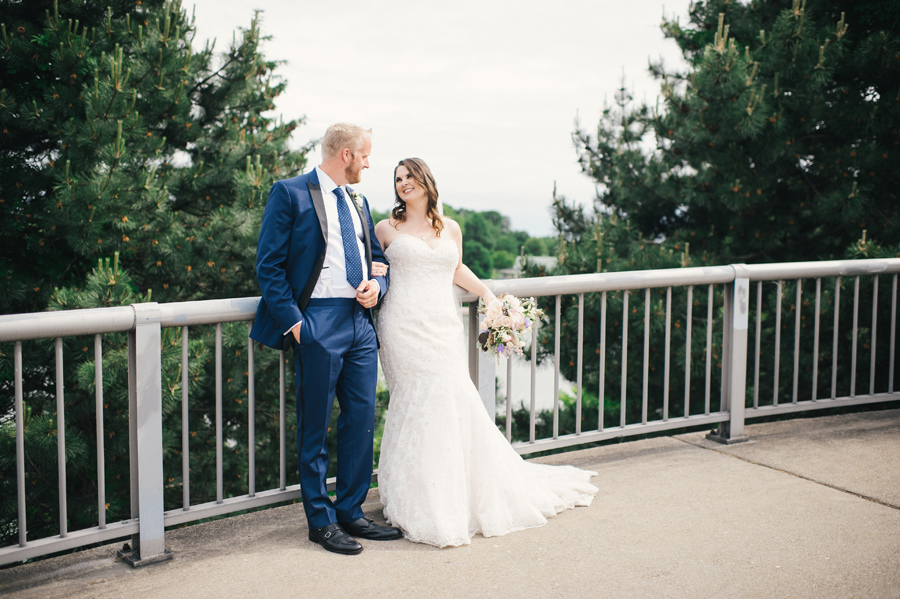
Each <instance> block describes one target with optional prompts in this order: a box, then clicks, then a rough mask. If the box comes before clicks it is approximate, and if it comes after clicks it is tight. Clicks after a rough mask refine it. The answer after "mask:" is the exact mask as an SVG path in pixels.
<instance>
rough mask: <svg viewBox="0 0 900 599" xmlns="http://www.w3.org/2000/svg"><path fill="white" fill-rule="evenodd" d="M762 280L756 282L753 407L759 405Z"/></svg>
mask: <svg viewBox="0 0 900 599" xmlns="http://www.w3.org/2000/svg"><path fill="white" fill-rule="evenodd" d="M762 288H763V284H762V281H759V282H758V283H756V341H755V343H756V351H755V352H754V356H753V407H754V408H758V407H759V362H760V360H759V358H760V344H761V342H762Z"/></svg>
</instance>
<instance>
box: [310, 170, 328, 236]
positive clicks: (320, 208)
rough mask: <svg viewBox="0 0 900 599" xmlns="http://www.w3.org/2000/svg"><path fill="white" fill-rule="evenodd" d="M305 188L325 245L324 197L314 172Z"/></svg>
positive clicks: (326, 228) (326, 221)
mask: <svg viewBox="0 0 900 599" xmlns="http://www.w3.org/2000/svg"><path fill="white" fill-rule="evenodd" d="M306 186H307V187H308V188H309V195H310V197H311V198H312V203H313V207H314V208H315V209H316V216H317V217H318V218H319V227H321V229H322V238H323V239H324V240H325V243H326V244H327V243H328V217H327V216H326V215H325V196H323V195H322V188H321V187H319V178H318V177H317V176H316V171H313V172H312V173H310V176H309V180H308V181H307V182H306Z"/></svg>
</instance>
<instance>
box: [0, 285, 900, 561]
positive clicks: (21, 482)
mask: <svg viewBox="0 0 900 599" xmlns="http://www.w3.org/2000/svg"><path fill="white" fill-rule="evenodd" d="M894 290H895V291H896V286H895V288H894ZM13 370H14V377H15V386H16V489H17V494H18V506H19V509H18V516H19V522H18V524H19V547H25V546H26V545H27V544H28V526H27V521H26V511H25V402H24V393H23V389H22V342H21V341H16V343H15V345H14V346H13Z"/></svg>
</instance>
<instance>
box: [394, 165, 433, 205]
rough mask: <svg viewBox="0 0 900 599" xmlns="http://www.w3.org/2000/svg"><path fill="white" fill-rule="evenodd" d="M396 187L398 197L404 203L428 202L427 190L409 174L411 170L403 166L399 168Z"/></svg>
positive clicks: (395, 178) (395, 182)
mask: <svg viewBox="0 0 900 599" xmlns="http://www.w3.org/2000/svg"><path fill="white" fill-rule="evenodd" d="M394 186H395V187H396V188H397V195H398V196H399V197H400V199H401V200H403V201H404V202H407V203H409V202H412V203H413V204H415V203H417V202H424V201H427V200H428V195H427V193H426V192H425V188H424V187H422V186H421V185H419V183H418V181H416V180H415V178H414V177H413V176H412V173H410V172H409V169H408V168H406V167H405V166H403V165H402V164H401V165H400V166H398V167H397V174H396V175H395V177H394Z"/></svg>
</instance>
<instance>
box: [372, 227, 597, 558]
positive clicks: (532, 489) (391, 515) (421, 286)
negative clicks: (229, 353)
mask: <svg viewBox="0 0 900 599" xmlns="http://www.w3.org/2000/svg"><path fill="white" fill-rule="evenodd" d="M385 255H386V256H387V257H388V260H390V263H391V266H390V287H389V289H388V293H387V296H386V297H385V300H384V306H383V308H382V309H381V312H380V314H379V317H378V336H379V338H380V341H381V352H380V355H381V364H382V367H383V369H384V374H385V378H386V380H387V384H388V388H389V389H390V392H391V398H390V406H389V408H388V413H387V418H386V422H385V427H384V436H383V438H382V443H381V459H380V464H379V475H378V481H379V491H380V495H381V503H382V505H383V506H384V515H385V518H386V519H387V520H388V522H390V523H391V524H393V525H395V526H399V527H400V528H401V529H402V530H403V532H404V534H405V535H406V537H407V538H408V539H410V540H412V541H416V542H420V543H428V544H430V545H436V546H438V547H446V546H449V545H465V544H468V543H469V542H470V540H471V538H472V536H473V535H475V534H476V533H481V534H482V535H484V536H486V537H490V536H498V535H503V534H506V533H509V532H512V531H516V530H521V529H525V528H531V527H534V526H541V525H542V524H545V523H546V522H547V518H548V517H550V516H553V515H555V514H557V513H559V512H561V511H563V510H565V509H568V508H571V507H574V506H577V505H590V503H591V500H592V499H593V496H594V494H595V493H597V487H595V486H593V485H592V484H590V482H588V481H589V480H590V478H591V476H594V475H596V473H595V472H588V471H585V470H579V469H577V468H574V467H572V466H547V465H543V464H534V463H530V462H526V461H524V460H523V459H522V458H521V457H520V456H519V454H517V453H516V452H515V451H514V450H513V449H512V447H510V445H509V443H508V442H507V441H506V438H505V437H504V436H503V434H502V433H501V432H500V431H499V429H497V427H496V426H495V425H494V423H493V422H492V421H491V419H490V417H489V416H488V414H487V411H486V410H485V408H484V405H483V404H482V403H481V398H480V396H479V395H478V391H477V389H476V388H475V386H474V385H473V384H472V381H471V379H470V378H469V368H468V358H467V354H466V347H465V334H464V331H463V326H462V322H461V318H460V315H459V305H458V304H457V302H456V299H455V293H454V287H453V274H454V271H455V268H456V264H457V261H458V257H459V254H458V250H457V247H456V244H455V243H454V242H453V241H451V240H441V241H440V242H439V243H438V245H437V246H436V247H435V248H434V249H432V248H431V247H429V245H428V244H427V243H425V242H424V241H422V240H421V239H419V238H417V237H412V236H410V235H401V236H399V237H397V238H396V239H394V241H393V242H392V243H391V245H390V247H389V248H388V249H387V251H386V252H385Z"/></svg>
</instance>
